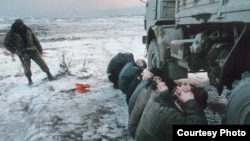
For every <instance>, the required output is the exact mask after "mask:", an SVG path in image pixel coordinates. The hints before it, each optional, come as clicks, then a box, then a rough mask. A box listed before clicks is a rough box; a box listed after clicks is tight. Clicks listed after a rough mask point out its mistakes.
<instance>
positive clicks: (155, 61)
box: [148, 40, 161, 69]
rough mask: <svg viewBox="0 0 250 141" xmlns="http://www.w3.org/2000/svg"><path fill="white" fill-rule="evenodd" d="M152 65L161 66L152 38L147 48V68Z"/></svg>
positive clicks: (156, 45)
mask: <svg viewBox="0 0 250 141" xmlns="http://www.w3.org/2000/svg"><path fill="white" fill-rule="evenodd" d="M153 67H157V68H160V67H161V61H160V52H159V48H158V44H157V41H156V40H152V41H151V42H150V44H149V48H148V68H149V69H151V68H153Z"/></svg>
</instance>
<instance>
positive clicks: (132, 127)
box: [128, 87, 158, 139]
mask: <svg viewBox="0 0 250 141" xmlns="http://www.w3.org/2000/svg"><path fill="white" fill-rule="evenodd" d="M156 95H158V93H157V92H156V91H155V90H153V89H152V88H151V87H144V88H143V89H142V91H141V92H140V94H139V95H138V98H137V99H136V101H135V105H134V107H133V108H132V111H131V113H130V116H129V120H128V131H129V133H130V135H131V137H132V138H133V139H134V138H135V132H136V128H137V126H138V124H139V121H140V119H141V116H142V113H143V110H144V108H145V106H146V104H147V102H148V100H149V98H150V97H151V96H156ZM129 106H131V105H130V104H129Z"/></svg>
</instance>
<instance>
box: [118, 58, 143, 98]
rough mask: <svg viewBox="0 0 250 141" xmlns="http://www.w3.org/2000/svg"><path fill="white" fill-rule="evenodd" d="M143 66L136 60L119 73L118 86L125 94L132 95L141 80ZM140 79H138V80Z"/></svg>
mask: <svg viewBox="0 0 250 141" xmlns="http://www.w3.org/2000/svg"><path fill="white" fill-rule="evenodd" d="M142 71H143V68H142V67H139V66H137V65H136V63H135V62H129V63H127V64H126V65H125V66H124V67H123V68H122V70H121V72H120V74H119V80H118V87H119V89H121V91H122V92H123V93H124V94H126V95H127V94H128V95H131V94H132V92H133V91H134V89H135V88H136V86H137V85H138V84H139V82H140V81H141V73H142ZM137 79H138V80H137Z"/></svg>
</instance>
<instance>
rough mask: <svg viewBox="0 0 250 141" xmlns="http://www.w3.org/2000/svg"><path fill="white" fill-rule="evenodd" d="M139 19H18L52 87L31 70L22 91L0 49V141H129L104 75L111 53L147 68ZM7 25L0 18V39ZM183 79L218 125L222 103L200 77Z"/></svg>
mask: <svg viewBox="0 0 250 141" xmlns="http://www.w3.org/2000/svg"><path fill="white" fill-rule="evenodd" d="M143 19H144V17H143V16H122V17H105V18H88V19H84V18H65V19H62V18H24V22H25V23H26V25H28V26H29V27H31V28H32V29H33V30H34V32H35V33H36V34H37V36H38V38H39V39H40V40H41V44H42V46H43V48H44V56H43V57H44V59H45V61H46V62H47V64H48V66H49V68H50V70H51V73H52V74H53V75H54V76H57V78H58V79H57V80H54V81H48V80H47V78H46V75H45V73H43V72H42V71H41V70H40V68H39V67H38V66H37V65H36V64H35V63H34V62H32V72H33V76H32V79H33V81H34V84H33V85H32V86H29V85H27V79H26V77H25V76H24V74H23V68H22V66H21V64H20V61H19V59H18V57H17V56H15V55H14V56H13V55H11V54H10V53H9V52H8V51H7V50H6V49H5V48H3V47H2V45H1V44H0V46H1V47H0V66H1V67H0V88H1V89H0V115H1V116H0V140H1V141H111V140H123V141H130V140H132V139H131V138H130V137H129V135H128V132H127V122H128V112H127V111H128V109H127V108H128V107H127V105H126V102H125V97H124V95H123V94H122V92H121V91H120V90H116V89H113V88H112V84H111V83H110V82H109V81H108V79H107V76H106V68H107V65H108V63H109V61H110V59H111V58H112V57H113V56H114V55H115V54H117V53H118V52H132V53H133V54H134V56H135V58H142V59H145V60H146V58H145V45H143V44H142V41H141V37H142V36H143V35H145V31H144V29H143V28H144V25H143ZM14 20H15V18H7V17H2V18H0V36H3V35H4V34H5V33H6V31H7V29H9V28H10V25H11V24H12V23H13V22H14ZM0 40H1V38H0ZM0 43H1V42H0ZM189 77H190V78H189V79H190V82H192V83H195V84H197V85H200V86H202V87H204V88H205V89H206V90H207V91H208V93H209V105H210V106H209V108H207V109H206V114H207V117H208V121H209V124H220V123H221V115H220V113H221V111H223V104H224V103H226V101H225V99H224V98H223V97H219V96H218V94H217V92H216V90H215V88H214V87H212V86H210V85H209V83H208V79H207V76H206V74H205V73H201V74H190V75H189ZM76 83H82V84H90V85H91V87H90V92H87V93H79V92H77V91H76V90H71V89H73V88H75V84H76ZM214 105H215V106H214ZM213 107H216V108H213ZM218 107H222V109H220V108H218Z"/></svg>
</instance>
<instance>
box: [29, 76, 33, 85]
mask: <svg viewBox="0 0 250 141" xmlns="http://www.w3.org/2000/svg"><path fill="white" fill-rule="evenodd" d="M28 81H29V83H28V84H29V85H32V84H33V81H32V79H31V77H28Z"/></svg>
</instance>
